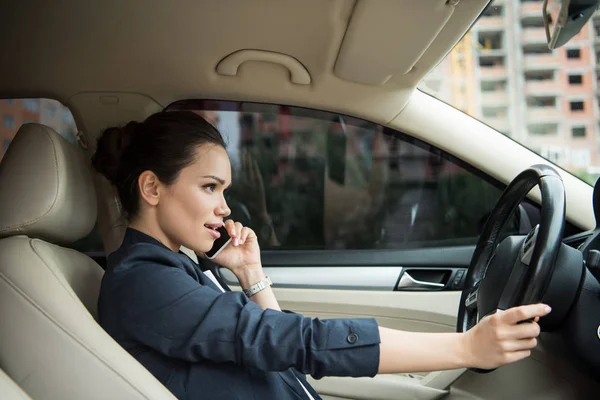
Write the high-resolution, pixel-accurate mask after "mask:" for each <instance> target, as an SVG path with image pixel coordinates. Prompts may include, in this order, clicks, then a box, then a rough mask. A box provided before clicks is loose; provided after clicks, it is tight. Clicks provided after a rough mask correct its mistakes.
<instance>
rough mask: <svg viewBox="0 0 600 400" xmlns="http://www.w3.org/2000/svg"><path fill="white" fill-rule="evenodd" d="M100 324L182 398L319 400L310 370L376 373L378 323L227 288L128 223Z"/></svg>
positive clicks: (109, 275) (107, 278)
mask: <svg viewBox="0 0 600 400" xmlns="http://www.w3.org/2000/svg"><path fill="white" fill-rule="evenodd" d="M98 313H99V321H100V325H102V327H103V328H104V329H105V330H106V331H107V332H108V333H109V334H110V335H111V336H112V337H113V338H114V339H115V340H116V341H117V342H118V343H119V344H120V345H121V346H123V348H125V349H126V350H127V351H128V352H129V353H130V354H131V355H133V357H135V358H136V359H137V360H138V361H139V362H140V363H141V364H142V365H144V366H145V367H146V368H147V369H148V370H149V371H150V372H151V373H152V374H153V375H154V376H155V377H156V378H158V380H159V381H161V382H162V383H163V384H164V385H165V386H166V387H167V388H168V389H169V390H170V391H171V392H173V394H174V395H175V396H176V397H177V398H179V399H190V400H197V399H240V400H242V399H243V400H249V399H256V400H259V399H277V400H287V399H296V400H297V399H307V398H308V396H307V395H306V392H305V391H304V389H303V388H302V386H301V385H300V383H299V380H300V381H301V382H302V384H303V385H304V386H305V387H306V389H307V390H308V391H309V392H310V393H311V395H312V396H313V397H314V398H315V399H320V397H319V395H318V394H317V393H316V392H315V391H314V389H313V388H312V387H311V386H310V385H309V384H308V382H307V381H306V379H305V374H310V375H311V376H313V377H314V378H316V379H318V378H321V377H323V376H374V375H375V374H376V373H377V369H378V365H379V342H380V338H379V330H378V327H377V323H376V321H375V320H374V319H371V318H364V319H329V320H320V319H311V318H307V317H303V316H302V315H299V314H294V313H289V312H280V311H275V310H263V309H261V308H260V307H259V306H258V305H257V304H256V303H254V302H253V301H250V300H249V299H248V298H247V297H246V296H245V295H244V294H243V293H241V292H233V291H227V292H225V293H223V292H221V290H219V289H218V288H217V286H216V285H215V284H214V283H213V281H211V280H210V278H209V277H208V276H206V275H205V274H204V273H203V272H202V269H201V268H200V266H199V265H198V264H196V263H195V262H194V261H193V260H191V259H190V258H189V257H188V256H186V255H185V254H183V253H181V252H180V253H175V252H173V251H171V250H170V249H168V248H167V247H165V246H164V245H162V244H161V243H160V242H158V241H157V240H155V239H154V238H152V237H150V236H148V235H146V234H144V233H142V232H139V231H137V230H134V229H131V228H129V229H128V230H127V232H126V234H125V239H124V241H123V244H122V245H121V247H120V248H119V249H118V250H117V251H115V252H114V253H112V254H111V255H109V257H108V266H107V270H106V273H105V275H104V278H103V279H102V286H101V290H100V298H99V301H98Z"/></svg>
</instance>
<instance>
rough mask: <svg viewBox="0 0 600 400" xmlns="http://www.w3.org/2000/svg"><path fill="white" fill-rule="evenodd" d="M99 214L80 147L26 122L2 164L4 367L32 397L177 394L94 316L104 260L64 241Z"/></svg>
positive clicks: (0, 337) (0, 349)
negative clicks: (94, 258) (166, 386)
mask: <svg viewBox="0 0 600 400" xmlns="http://www.w3.org/2000/svg"><path fill="white" fill-rule="evenodd" d="M95 219H96V197H95V194H94V188H93V184H92V178H91V173H90V169H89V166H88V163H87V162H86V160H85V157H84V156H83V154H82V153H81V152H79V151H78V149H77V148H76V147H75V146H74V145H72V144H71V143H69V142H68V141H66V140H65V139H63V138H62V137H61V136H60V135H59V134H58V133H56V132H54V131H53V130H52V129H50V128H48V127H46V126H43V125H40V124H26V125H24V126H23V127H21V129H20V130H19V132H18V133H17V135H16V136H15V138H14V140H13V142H12V143H11V145H10V147H9V149H8V151H7V152H6V155H5V156H4V159H3V160H2V163H1V164H0V238H1V239H0V317H1V318H2V320H3V321H5V322H3V323H2V324H0V366H2V368H3V369H4V370H5V371H6V373H7V374H8V375H9V376H10V377H11V378H12V379H13V380H14V381H15V382H17V384H18V385H19V386H20V387H21V388H22V389H23V390H24V391H25V392H27V393H28V394H29V395H30V396H31V397H32V398H40V399H41V398H52V399H61V400H71V399H73V400H75V399H77V400H79V399H174V396H173V395H172V394H171V393H170V392H169V391H168V390H167V389H166V388H165V387H164V386H163V385H162V384H161V383H160V382H158V380H156V379H155V378H154V377H153V376H152V375H151V374H150V373H149V372H148V371H147V370H146V369H145V368H144V367H143V366H142V365H140V364H139V363H138V362H137V361H136V360H135V359H134V358H133V357H131V356H130V355H129V354H128V353H127V352H126V351H125V350H123V348H122V347H121V346H119V345H118V344H117V343H116V342H115V341H114V340H113V339H112V338H111V337H110V336H109V335H108V334H107V333H106V332H105V331H104V330H103V329H102V328H101V327H100V325H99V324H98V323H97V322H96V317H97V315H96V313H97V311H96V304H97V300H98V293H99V290H100V283H101V279H102V275H103V271H102V269H101V268H100V266H98V265H97V264H96V263H95V262H94V261H93V260H91V259H90V258H89V257H87V256H86V255H84V254H82V253H79V252H77V251H75V250H72V249H68V248H65V247H61V244H62V245H65V244H68V243H71V242H74V241H76V240H78V239H81V238H82V237H84V236H85V235H87V234H88V233H89V232H90V231H91V229H92V228H93V226H94V222H95Z"/></svg>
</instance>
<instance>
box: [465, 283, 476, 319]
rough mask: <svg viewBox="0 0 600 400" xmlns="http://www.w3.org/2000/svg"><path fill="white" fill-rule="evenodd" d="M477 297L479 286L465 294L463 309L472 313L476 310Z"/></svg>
mask: <svg viewBox="0 0 600 400" xmlns="http://www.w3.org/2000/svg"><path fill="white" fill-rule="evenodd" d="M478 295H479V284H477V285H475V286H474V287H473V288H471V289H470V290H469V294H467V296H466V299H465V309H466V310H467V311H468V312H470V313H472V312H473V311H476V310H477V299H478Z"/></svg>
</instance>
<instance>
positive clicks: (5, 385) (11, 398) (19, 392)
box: [0, 369, 31, 400]
mask: <svg viewBox="0 0 600 400" xmlns="http://www.w3.org/2000/svg"><path fill="white" fill-rule="evenodd" d="M0 394H1V395H2V400H31V397H29V396H27V393H25V392H24V391H23V389H21V388H20V387H19V385H17V384H16V383H15V382H13V380H12V379H10V378H9V377H8V375H6V374H5V373H4V371H2V370H1V369H0Z"/></svg>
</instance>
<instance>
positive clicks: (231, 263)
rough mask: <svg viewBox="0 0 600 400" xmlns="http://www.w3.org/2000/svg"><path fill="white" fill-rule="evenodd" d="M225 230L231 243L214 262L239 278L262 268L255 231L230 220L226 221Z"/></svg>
mask: <svg viewBox="0 0 600 400" xmlns="http://www.w3.org/2000/svg"><path fill="white" fill-rule="evenodd" d="M225 229H227V232H228V233H229V236H230V237H231V242H230V243H229V244H228V245H227V246H226V247H225V248H224V249H223V250H222V251H221V252H220V253H219V255H217V256H216V257H215V258H214V259H213V261H214V262H215V263H217V264H218V265H220V266H222V267H225V268H227V269H228V270H230V271H231V272H233V274H234V275H235V276H237V277H238V278H239V277H240V276H242V275H244V274H245V273H246V272H247V271H246V270H247V269H256V268H262V267H261V263H260V247H259V245H258V238H257V237H256V234H255V233H254V231H253V230H252V229H250V228H248V227H247V226H243V225H242V224H241V223H239V222H234V221H233V220H230V219H228V220H227V221H225Z"/></svg>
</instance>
